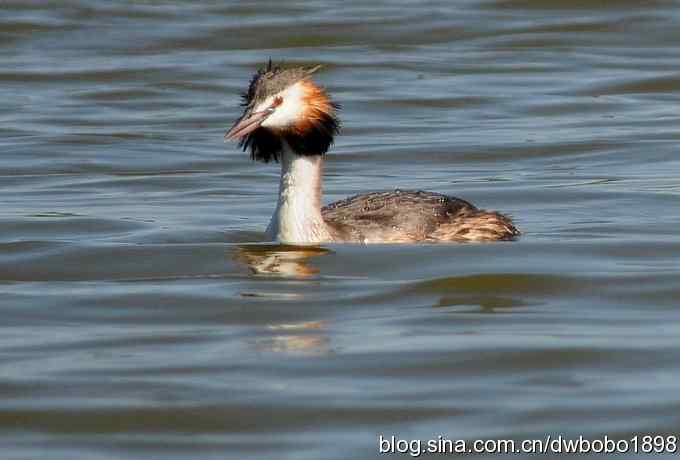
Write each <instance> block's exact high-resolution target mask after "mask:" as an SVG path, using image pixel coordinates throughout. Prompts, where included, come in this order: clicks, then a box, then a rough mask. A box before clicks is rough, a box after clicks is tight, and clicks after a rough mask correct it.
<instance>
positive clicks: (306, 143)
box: [227, 64, 519, 244]
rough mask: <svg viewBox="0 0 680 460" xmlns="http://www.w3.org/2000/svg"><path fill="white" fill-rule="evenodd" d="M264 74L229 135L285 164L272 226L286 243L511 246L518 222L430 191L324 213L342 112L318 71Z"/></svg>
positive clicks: (350, 203) (256, 155) (257, 154)
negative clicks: (326, 178) (326, 176)
mask: <svg viewBox="0 0 680 460" xmlns="http://www.w3.org/2000/svg"><path fill="white" fill-rule="evenodd" d="M315 70H316V69H313V70H311V71H306V70H304V69H300V68H296V69H290V70H281V69H278V68H276V69H273V68H272V67H271V64H270V66H269V68H268V69H266V70H261V71H259V72H258V74H257V75H256V76H255V77H254V78H253V80H252V81H251V85H250V88H249V90H248V92H247V93H246V94H245V95H244V98H245V106H246V111H245V113H244V115H243V116H242V117H241V119H240V120H239V121H238V122H237V123H236V124H235V125H234V127H233V128H232V129H231V130H230V131H229V132H228V133H227V137H228V138H237V139H240V140H241V144H242V146H243V147H244V148H246V149H250V151H251V156H252V158H253V159H256V160H260V161H263V162H268V161H270V160H272V159H273V160H275V161H279V162H280V163H281V181H280V185H279V198H278V202H277V207H276V210H275V212H274V215H273V216H272V219H271V221H270V223H269V226H268V228H267V234H268V236H269V237H270V238H271V239H272V240H276V241H280V242H284V243H295V244H305V243H327V242H347V243H415V242H431V243H436V242H463V241H494V240H510V239H513V238H514V237H516V236H517V235H519V231H518V230H517V228H516V227H515V226H514V225H513V223H512V221H511V220H510V219H509V218H508V217H506V216H504V215H503V214H500V213H497V212H490V211H484V210H480V209H477V208H476V207H475V206H473V205H472V204H470V203H468V202H467V201H464V200H461V199H459V198H455V197H451V196H447V195H442V194H439V193H433V192H423V191H400V190H395V191H388V192H373V193H368V194H364V195H356V196H353V197H350V198H347V199H345V200H341V201H337V202H335V203H331V204H329V205H327V206H325V207H323V208H322V207H321V196H322V179H323V161H324V155H325V153H326V151H327V150H328V148H329V147H330V145H331V144H332V142H333V136H334V135H335V134H336V133H337V130H338V126H339V122H338V120H337V117H336V110H337V108H338V106H337V105H336V104H335V103H333V102H332V101H331V100H330V98H329V97H328V95H327V94H326V93H325V91H324V90H323V89H321V88H319V87H318V86H316V85H315V84H314V83H313V82H312V81H311V79H310V78H309V77H310V75H311V73H312V72H313V71H315Z"/></svg>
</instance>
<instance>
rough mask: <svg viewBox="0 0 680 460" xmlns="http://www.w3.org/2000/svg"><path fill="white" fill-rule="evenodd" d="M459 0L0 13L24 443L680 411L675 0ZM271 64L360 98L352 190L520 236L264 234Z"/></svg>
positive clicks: (302, 434)
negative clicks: (317, 238) (265, 75)
mask: <svg viewBox="0 0 680 460" xmlns="http://www.w3.org/2000/svg"><path fill="white" fill-rule="evenodd" d="M451 5H452V3H451V2H436V1H435V2H427V3H426V4H420V3H412V2H389V3H388V2H372V3H371V4H370V5H369V4H367V3H365V2H344V3H342V4H336V3H333V2H326V1H312V2H288V1H280V2H267V1H253V2H247V3H246V2H227V3H224V2H200V3H199V2H171V1H163V2H161V1H158V2H157V1H147V2H132V1H123V0H118V1H84V0H82V1H69V2H55V3H50V2H37V1H36V2H24V1H14V2H13V1H6V2H3V3H2V4H1V5H0V59H1V62H2V68H1V69H0V109H1V110H0V151H1V152H2V154H1V155H2V161H0V295H1V296H2V301H1V302H0V316H1V317H2V324H1V325H0V331H1V333H0V447H1V448H2V452H3V458H6V459H28V458H31V459H33V458H48V457H49V458H50V459H68V460H80V459H109V458H115V459H142V458H144V459H146V458H163V459H187V458H201V459H203V458H205V459H209V458H215V459H224V458H239V459H250V458H253V459H255V458H258V459H259V458H291V459H317V458H333V459H336V458H337V459H347V458H374V457H376V456H378V453H377V451H378V445H377V436H378V435H379V434H384V435H386V436H390V435H396V436H399V437H401V438H405V439H424V440H425V439H430V438H436V437H437V436H438V435H442V436H445V437H447V438H452V439H468V440H473V439H503V438H505V439H517V440H520V439H524V438H543V437H544V436H545V435H547V434H552V435H555V436H557V435H559V434H562V435H564V436H570V437H578V435H584V436H586V437H588V438H590V439H595V438H601V437H602V436H604V435H608V436H610V437H614V438H629V437H631V436H634V435H636V434H638V435H643V434H659V435H677V434H678V433H679V432H680V416H679V415H678V414H679V413H680V397H679V396H678V394H679V393H678V391H677V389H678V383H677V382H678V381H679V379H680V365H679V364H678V363H680V344H679V342H678V337H679V336H680V326H678V325H677V324H676V323H678V322H679V321H680V304H679V301H678V299H679V298H680V284H679V283H678V279H679V275H680V237H679V236H678V228H680V212H679V211H678V209H679V207H678V203H679V199H680V196H679V195H680V180H679V179H678V177H679V172H680V160H678V155H677V145H676V144H677V142H678V141H679V140H680V109H679V108H678V107H680V48H679V47H678V46H677V43H678V40H679V39H680V32H679V31H680V5H679V4H678V3H676V2H670V1H646V2H635V1H625V0H620V1H607V2H603V1H596V0H588V1H586V0H583V1H578V2H574V1H566V0H487V1H482V0H475V1H472V0H465V1H458V2H455V7H453V6H451ZM269 57H272V58H273V59H274V60H275V61H286V62H289V63H292V64H302V65H312V64H323V65H324V67H325V68H324V70H323V71H322V72H320V73H319V74H318V77H317V79H318V81H319V82H321V83H323V84H324V85H325V86H326V87H327V88H328V90H329V91H330V92H331V93H332V94H333V96H334V98H335V99H336V100H337V101H338V102H340V103H341V104H342V107H343V109H342V120H343V125H344V128H343V131H342V135H341V136H340V137H338V139H337V142H336V147H335V148H334V149H333V150H332V152H331V154H330V155H329V159H328V163H327V167H326V183H325V191H326V197H325V199H326V202H330V201H332V200H336V199H341V198H343V197H345V196H347V195H351V194H355V193H361V192H364V191H371V190H378V189H387V190H389V189H393V188H395V187H398V188H401V189H409V188H415V189H428V190H433V191H437V192H441V193H447V194H452V195H456V196H460V197H463V198H465V199H467V200H470V201H472V202H473V203H475V204H477V205H479V206H480V207H485V208H489V209H498V210H502V211H504V212H507V213H509V214H511V215H513V216H514V218H515V220H516V222H517V224H518V226H519V227H520V228H521V229H522V230H523V231H524V233H525V234H524V235H523V236H522V238H520V239H519V240H518V241H516V242H512V243H499V244H464V245H440V246H431V245H423V246H415V245H405V246H381V245H376V246H368V247H363V246H353V245H345V246H343V245H325V246H323V247H322V248H318V249H315V248H296V247H290V246H276V245H272V244H269V243H268V242H266V241H265V240H264V238H263V234H262V231H263V229H264V228H265V226H266V224H267V222H268V219H269V216H270V214H271V212H272V210H273V207H274V204H275V193H276V189H277V187H278V170H277V168H276V166H275V165H266V166H265V165H259V164H253V163H251V162H250V161H249V159H248V158H247V155H246V154H244V153H242V152H240V151H239V150H238V148H237V147H236V146H235V145H234V144H226V145H225V144H224V143H223V133H224V131H225V128H227V127H228V126H230V125H231V123H232V122H233V120H234V119H235V118H236V117H237V116H238V114H239V107H238V104H239V93H240V92H241V91H243V90H244V89H245V85H246V84H247V82H248V80H249V78H250V75H251V74H252V72H253V71H254V70H255V69H256V68H257V66H258V65H261V64H262V63H263V62H265V61H266V60H267V59H268V58H269ZM630 455H632V454H630ZM395 457H396V456H395ZM518 457H521V456H518Z"/></svg>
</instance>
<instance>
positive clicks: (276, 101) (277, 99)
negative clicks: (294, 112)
mask: <svg viewBox="0 0 680 460" xmlns="http://www.w3.org/2000/svg"><path fill="white" fill-rule="evenodd" d="M281 104H283V98H282V97H281V96H276V97H275V98H274V102H273V103H272V107H273V108H276V107H278V106H280V105H281Z"/></svg>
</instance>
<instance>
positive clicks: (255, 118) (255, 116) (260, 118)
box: [224, 107, 274, 140]
mask: <svg viewBox="0 0 680 460" xmlns="http://www.w3.org/2000/svg"><path fill="white" fill-rule="evenodd" d="M272 113H274V108H273V107H270V108H268V109H266V110H263V111H261V112H250V111H247V112H246V113H244V114H243V116H242V117H241V118H240V119H239V120H238V121H237V122H236V123H235V124H234V126H232V127H231V129H230V130H229V131H227V133H226V134H225V135H224V139H225V140H237V139H242V138H244V137H245V136H247V135H248V134H250V133H252V132H253V131H255V130H256V129H257V128H259V127H260V125H261V124H262V123H263V122H264V121H265V120H266V119H267V117H268V116H269V115H271V114H272Z"/></svg>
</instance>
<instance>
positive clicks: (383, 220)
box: [321, 190, 519, 243]
mask: <svg viewBox="0 0 680 460" xmlns="http://www.w3.org/2000/svg"><path fill="white" fill-rule="evenodd" d="M321 215H322V216H323V218H324V219H325V220H326V222H327V223H328V224H329V225H331V226H333V227H336V228H337V231H338V232H340V233H341V234H343V236H344V238H343V239H344V240H347V241H353V242H366V243H372V242H383V243H414V242H418V241H425V242H438V241H456V242H463V241H493V240H510V239H512V238H514V237H515V236H517V235H519V231H518V230H517V229H516V228H515V226H514V225H513V224H512V222H511V221H510V219H509V218H508V217H506V216H504V215H502V214H499V213H497V212H488V211H483V210H480V209H477V208H476V207H474V206H473V205H472V204H470V203H468V202H467V201H465V200H461V199H459V198H455V197H451V196H446V195H442V194H440V193H433V192H423V191H402V190H395V191H394V192H374V193H369V194H366V195H356V196H353V197H351V198H347V199H345V200H341V201H337V202H335V203H331V204H329V205H328V206H325V207H324V208H322V209H321Z"/></svg>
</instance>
